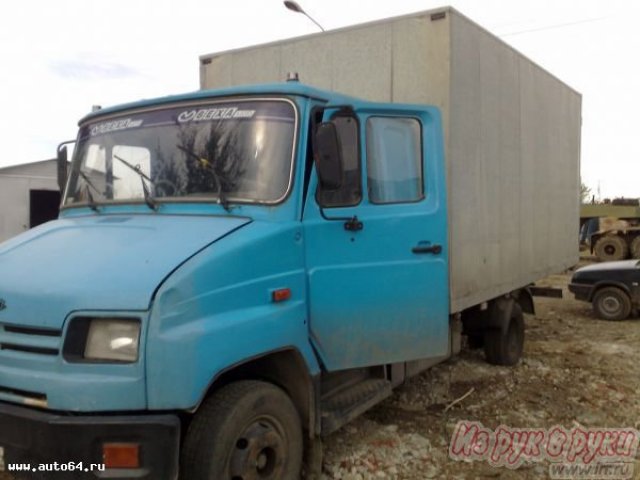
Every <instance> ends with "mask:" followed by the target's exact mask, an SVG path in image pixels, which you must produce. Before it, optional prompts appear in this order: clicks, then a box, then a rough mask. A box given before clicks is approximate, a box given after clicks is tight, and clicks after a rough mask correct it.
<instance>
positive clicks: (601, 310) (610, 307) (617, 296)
mask: <svg viewBox="0 0 640 480" xmlns="http://www.w3.org/2000/svg"><path fill="white" fill-rule="evenodd" d="M592 303H593V310H594V312H595V314H596V316H598V317H600V318H602V319H604V320H624V319H625V318H627V317H628V316H629V314H630V313H631V299H630V298H629V295H627V294H626V292H624V291H623V290H621V289H620V288H617V287H606V288H603V289H601V290H598V291H597V292H596V294H595V295H594V296H593V302H592Z"/></svg>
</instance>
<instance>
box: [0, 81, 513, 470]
mask: <svg viewBox="0 0 640 480" xmlns="http://www.w3.org/2000/svg"><path fill="white" fill-rule="evenodd" d="M65 164H66V162H65V160H64V158H62V159H61V165H65ZM447 225H448V222H447V191H446V181H445V166H444V152H443V140H442V126H441V120H440V114H439V111H438V109H437V108H435V107H430V106H417V105H400V104H381V103H371V102H366V101H361V100H358V99H356V98H351V97H346V96H342V95H339V94H336V93H333V92H328V91H323V90H318V89H315V88H312V87H309V86H306V85H303V84H300V83H298V82H288V83H282V84H267V85H258V86H252V87H237V88H232V89H224V90H215V91H200V92H196V93H192V94H188V95H182V96H172V97H164V98H160V99H155V100H146V101H142V102H138V103H133V104H128V105H123V106H118V107H114V108H109V109H104V110H100V111H97V112H94V113H92V114H90V115H88V116H87V117H85V118H84V119H83V120H81V122H80V129H79V133H78V137H77V143H76V147H75V151H74V156H73V159H72V161H71V164H70V169H69V172H68V175H66V186H65V190H64V195H63V200H62V206H61V214H60V218H59V219H58V220H55V221H53V222H49V223H47V224H44V225H42V226H39V227H37V228H35V229H33V230H31V231H29V232H27V233H25V234H22V235H20V236H18V237H16V238H14V239H12V240H9V241H8V242H5V243H4V244H2V245H0V299H1V302H0V305H1V306H2V308H1V309H0V345H1V349H0V425H3V426H4V427H5V428H2V429H0V447H2V450H1V451H2V454H3V455H4V462H5V464H7V463H33V464H35V463H36V461H37V462H39V463H43V462H53V461H56V462H58V463H66V462H72V461H73V462H78V461H82V462H84V463H83V464H82V465H81V468H75V467H74V469H73V470H71V469H70V468H69V467H68V468H67V471H65V472H64V473H61V474H60V475H62V476H63V477H64V478H86V477H84V476H83V475H87V473H86V472H87V471H90V470H87V468H90V467H89V465H91V466H92V467H91V468H93V465H94V464H95V465H102V466H103V471H101V472H100V473H99V476H100V478H120V479H121V478H138V479H139V478H148V479H154V480H162V479H175V478H177V476H178V474H179V472H180V476H181V478H186V479H189V480H204V479H225V480H232V479H233V480H237V479H249V478H261V479H263V478H266V479H295V478H299V476H300V470H301V464H302V460H303V446H305V445H307V446H308V445H313V439H315V438H317V437H318V436H320V435H327V434H329V433H331V432H332V431H334V430H335V429H337V428H339V427H340V426H341V425H343V424H344V423H345V422H347V421H349V420H350V419H352V418H354V417H355V416H357V415H359V414H360V413H362V412H363V411H365V410H366V409H367V408H369V407H371V406H372V405H374V404H376V403H377V402H379V401H380V400H382V399H384V398H385V397H387V396H388V395H390V393H391V391H392V389H393V387H395V386H397V385H400V384H401V383H403V382H404V381H405V379H406V378H408V377H410V376H412V375H415V374H416V373H418V372H420V371H421V370H423V369H424V368H426V367H428V366H430V365H433V364H435V363H438V362H440V361H443V360H444V359H446V358H448V357H449V356H450V355H452V354H453V353H456V352H457V351H458V350H459V346H460V331H461V325H462V323H461V320H463V319H465V320H466V317H465V318H460V316H459V315H458V316H452V315H451V312H450V309H449V278H448V275H449V266H448V235H449V234H448V227H447ZM509 305H510V306H511V307H510V309H509V310H508V312H507V313H506V315H507V317H508V318H511V317H514V318H516V319H517V317H518V312H519V315H520V321H521V316H522V312H521V311H520V308H519V307H517V305H515V304H514V303H513V302H512V303H510V304H509ZM514 305H515V306H514ZM504 312H505V310H504V309H503V310H502V315H505V313H504ZM480 316H481V314H480V313H478V314H477V315H475V317H480ZM467 317H469V318H471V317H474V314H469V315H467ZM475 317H474V318H475ZM516 323H517V322H516ZM469 324H470V325H471V324H473V322H469ZM508 324H509V323H508V322H507V323H506V324H505V325H508ZM508 332H509V330H508V329H504V328H503V329H502V330H501V335H502V338H508V339H509V341H510V342H511V343H510V345H511V347H510V348H511V350H510V351H509V352H510V353H509V352H507V353H508V354H510V355H512V357H513V355H515V356H516V358H515V361H517V358H519V356H520V354H521V352H522V338H521V336H522V332H519V331H515V333H513V332H512V333H508ZM509 335H511V336H509ZM492 348H493V347H492ZM514 348H515V350H514ZM494 350H495V348H494ZM505 351H506V350H505ZM495 355H498V357H499V356H500V355H501V354H500V353H496V354H495ZM496 358H497V357H496ZM510 358H511V357H510ZM512 360H513V358H511V360H509V361H512ZM308 452H309V449H307V453H308ZM47 478H50V477H47Z"/></svg>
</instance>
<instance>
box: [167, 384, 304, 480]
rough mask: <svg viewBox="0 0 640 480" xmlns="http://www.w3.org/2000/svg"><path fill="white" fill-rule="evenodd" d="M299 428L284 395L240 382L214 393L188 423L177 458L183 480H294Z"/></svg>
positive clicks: (299, 449) (299, 455)
mask: <svg viewBox="0 0 640 480" xmlns="http://www.w3.org/2000/svg"><path fill="white" fill-rule="evenodd" d="M302 442H303V440H302V427H301V424H300V417H299V415H298V412H297V410H296V408H295V406H294V405H293V402H292V401H291V399H290V398H289V396H288V395H287V394H286V393H285V392H284V391H283V390H281V389H280V388H278V387H276V386H275V385H272V384H269V383H266V382H260V381H253V380H246V381H239V382H235V383H231V384H229V385H226V386H224V387H222V388H221V389H220V390H219V391H217V392H216V393H214V394H213V395H212V396H211V397H210V398H209V399H207V400H206V401H205V402H204V404H203V405H202V406H201V407H200V410H199V411H198V412H197V413H196V415H195V417H194V418H193V420H192V421H191V424H190V425H189V429H188V430H187V435H186V438H185V441H184V447H183V450H182V457H181V475H180V478H181V479H184V480H298V479H299V478H300V471H301V468H302V451H303V444H302Z"/></svg>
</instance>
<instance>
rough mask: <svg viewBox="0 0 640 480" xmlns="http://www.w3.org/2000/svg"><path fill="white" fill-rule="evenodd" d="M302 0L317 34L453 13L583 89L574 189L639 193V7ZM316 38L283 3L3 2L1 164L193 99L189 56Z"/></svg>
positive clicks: (480, 0)
mask: <svg viewBox="0 0 640 480" xmlns="http://www.w3.org/2000/svg"><path fill="white" fill-rule="evenodd" d="M299 3H300V4H301V5H302V6H303V7H304V8H305V10H306V11H307V12H308V13H309V14H311V15H312V16H313V17H314V18H315V19H316V20H317V21H318V22H319V23H321V24H322V25H323V26H324V28H325V29H327V30H330V29H334V28H338V27H344V26H348V25H352V24H356V23H362V22H366V21H371V20H376V19H381V18H385V17H389V16H396V15H403V14H407V13H412V12H417V11H421V10H428V9H432V8H436V7H441V6H444V5H447V4H450V5H452V6H453V7H455V8H457V9H458V10H460V11H461V12H462V13H463V14H465V15H466V16H468V17H470V18H471V19H472V20H474V21H476V22H478V23H479V24H481V25H482V26H483V27H485V28H487V29H488V30H489V31H491V32H492V33H494V34H496V35H498V36H500V37H501V38H502V39H504V40H505V41H506V42H508V43H510V44H511V45H513V46H514V47H515V48H516V49H518V50H520V51H521V52H523V53H524V54H525V55H527V56H528V57H530V58H531V59H533V60H534V61H535V62H537V63H538V64H540V65H541V66H543V67H544V68H546V69H547V70H549V71H550V72H552V73H553V74H554V75H556V76H557V77H559V78H560V79H562V80H563V81H565V82H566V83H568V84H569V85H570V86H572V87H573V88H575V89H577V90H578V91H579V92H581V93H582V95H583V129H582V179H583V182H584V183H586V184H587V185H588V186H589V187H591V188H592V190H593V192H594V193H596V194H597V193H598V190H599V191H600V195H601V197H607V196H611V197H613V196H626V197H640V142H639V141H637V138H638V137H639V133H638V132H639V129H638V126H637V124H638V122H637V118H638V116H639V114H638V111H639V110H640V66H639V63H640V62H638V58H639V57H640V55H639V52H640V28H639V27H638V18H640V2H637V1H635V0H607V1H600V0H553V1H550V0H537V1H535V2H534V1H525V0H459V1H456V0H451V1H450V2H447V1H446V0H438V1H432V0H421V1H417V0H384V1H383V0H369V1H357V0H300V1H299ZM316 31H317V27H316V26H315V25H314V24H313V23H312V22H310V21H309V20H308V19H306V18H305V17H304V16H302V15H300V14H295V13H292V12H290V11H288V10H286V9H285V8H284V7H283V5H282V0H229V1H221V0H209V1H203V0H180V1H177V0H154V1H153V2H152V1H143V0H109V1H95V0H54V1H52V0H20V1H19V2H3V3H2V7H0V59H1V61H2V63H1V66H0V74H1V76H0V105H1V106H2V115H0V138H1V139H2V140H3V142H2V146H3V148H2V154H1V155H0V167H2V166H6V165H13V164H19V163H26V162H32V161H37V160H43V159H46V158H51V157H53V156H54V151H55V146H56V145H57V144H58V143H59V142H60V141H63V140H68V139H71V138H74V137H75V135H76V132H75V129H76V126H77V121H78V120H79V119H80V117H82V116H83V115H85V114H86V113H87V112H88V111H89V110H90V108H91V106H92V105H95V104H99V105H102V106H109V105H114V104H117V103H121V102H128V101H132V100H138V99H141V98H150V97H155V96H160V95H168V94H172V93H181V92H185V91H192V90H196V89H197V88H198V80H199V77H198V75H199V64H198V57H199V55H202V54H205V53H213V52H217V51H223V50H228V49H231V48H238V47H243V46H247V45H252V44H256V43H264V42H269V41H273V40H278V39H283V38H288V37H294V36H298V35H304V34H309V33H314V32H316Z"/></svg>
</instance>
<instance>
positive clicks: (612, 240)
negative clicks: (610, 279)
mask: <svg viewBox="0 0 640 480" xmlns="http://www.w3.org/2000/svg"><path fill="white" fill-rule="evenodd" d="M594 250H595V252H596V256H597V257H598V258H599V259H600V260H603V261H605V262H611V261H616V260H624V259H625V258H627V256H628V255H629V245H627V242H626V241H625V239H624V238H622V237H619V236H617V235H606V236H604V237H600V238H599V239H598V241H597V242H596V246H595V248H594Z"/></svg>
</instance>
